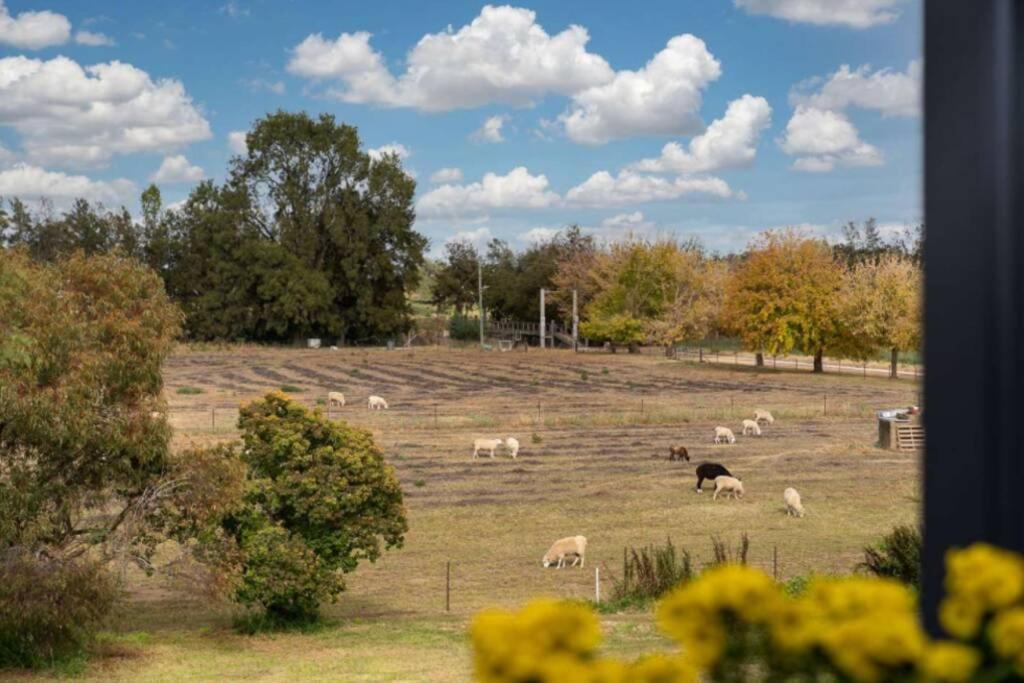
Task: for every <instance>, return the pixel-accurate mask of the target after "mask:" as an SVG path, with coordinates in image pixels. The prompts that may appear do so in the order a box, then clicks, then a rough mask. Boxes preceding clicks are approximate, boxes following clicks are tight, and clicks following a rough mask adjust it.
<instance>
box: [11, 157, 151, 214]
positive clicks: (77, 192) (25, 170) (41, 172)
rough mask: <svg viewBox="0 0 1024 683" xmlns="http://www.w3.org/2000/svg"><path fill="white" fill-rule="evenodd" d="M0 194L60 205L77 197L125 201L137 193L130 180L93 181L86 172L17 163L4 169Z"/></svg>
mask: <svg viewBox="0 0 1024 683" xmlns="http://www.w3.org/2000/svg"><path fill="white" fill-rule="evenodd" d="M0 196H4V197H18V198H20V199H24V200H26V201H33V200H40V199H48V200H50V201H52V202H53V203H54V204H55V205H56V206H57V207H58V208H61V207H65V206H68V205H70V203H71V202H72V201H73V200H75V199H79V198H82V199H88V200H90V201H95V202H103V203H104V204H123V203H127V202H129V201H131V200H132V199H133V198H134V197H135V196H136V187H135V184H134V183H132V182H131V181H130V180H125V179H123V178H119V179H117V180H110V181H105V180H93V179H91V178H88V177H86V176H83V175H68V174H66V173H60V172H56V171H48V170H46V169H43V168H40V167H38V166H30V165H27V164H16V165H14V166H12V167H10V168H8V169H5V170H0Z"/></svg>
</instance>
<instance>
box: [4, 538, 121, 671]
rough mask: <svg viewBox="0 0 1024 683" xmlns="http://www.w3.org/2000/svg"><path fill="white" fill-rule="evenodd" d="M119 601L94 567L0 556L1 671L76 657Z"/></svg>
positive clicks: (20, 554)
mask: <svg viewBox="0 0 1024 683" xmlns="http://www.w3.org/2000/svg"><path fill="white" fill-rule="evenodd" d="M117 597H118V588H117V585H116V583H115V581H114V580H113V578H112V577H111V576H110V575H109V574H108V573H107V572H106V571H105V570H104V569H103V567H102V566H101V565H100V564H99V563H97V562H92V561H74V562H64V561H60V560H52V559H42V558H38V557H34V556H32V555H30V554H28V553H26V552H24V551H23V550H21V549H16V548H15V549H11V550H8V551H6V552H5V553H4V554H3V555H0V668H3V667H40V666H46V665H51V664H54V663H56V662H59V661H61V660H65V659H68V658H70V657H73V656H75V655H78V654H79V653H80V652H81V651H82V650H83V649H84V648H85V647H86V646H87V645H88V644H89V642H90V641H91V640H92V637H93V634H94V633H95V631H96V628H97V627H98V626H99V625H100V624H101V623H102V621H103V620H104V618H105V617H106V616H107V615H108V614H109V613H110V611H111V609H112V608H113V606H114V603H115V601H116V600H117Z"/></svg>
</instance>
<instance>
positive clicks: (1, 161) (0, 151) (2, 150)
mask: <svg viewBox="0 0 1024 683" xmlns="http://www.w3.org/2000/svg"><path fill="white" fill-rule="evenodd" d="M14 159H15V155H14V152H12V151H11V150H9V149H7V148H6V147H4V146H3V145H0V168H3V167H4V166H7V165H8V164H11V163H14Z"/></svg>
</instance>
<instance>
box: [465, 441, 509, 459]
mask: <svg viewBox="0 0 1024 683" xmlns="http://www.w3.org/2000/svg"><path fill="white" fill-rule="evenodd" d="M503 443H505V442H504V441H502V440H501V439H476V440H475V441H473V457H474V458H476V457H479V455H480V451H488V452H489V453H490V456H491V457H492V458H493V457H494V451H495V449H497V448H498V447H500V446H501V445H502V444H503Z"/></svg>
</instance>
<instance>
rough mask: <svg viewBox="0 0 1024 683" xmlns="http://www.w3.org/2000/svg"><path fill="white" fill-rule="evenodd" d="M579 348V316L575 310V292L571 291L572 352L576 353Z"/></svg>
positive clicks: (577, 310)
mask: <svg viewBox="0 0 1024 683" xmlns="http://www.w3.org/2000/svg"><path fill="white" fill-rule="evenodd" d="M579 346H580V314H579V309H578V308H577V296H576V290H575V289H573V290H572V350H573V351H577V350H578V349H579Z"/></svg>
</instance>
